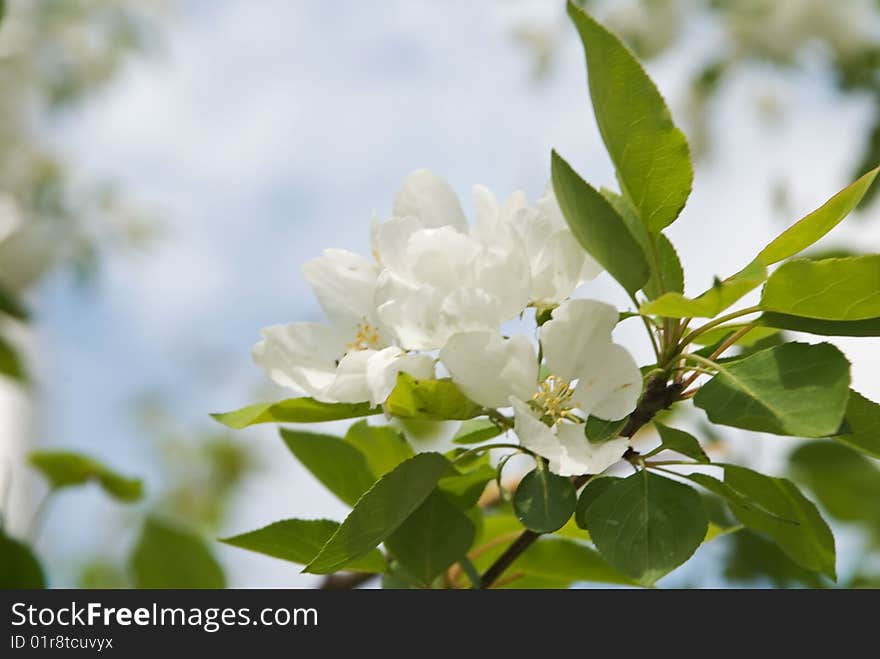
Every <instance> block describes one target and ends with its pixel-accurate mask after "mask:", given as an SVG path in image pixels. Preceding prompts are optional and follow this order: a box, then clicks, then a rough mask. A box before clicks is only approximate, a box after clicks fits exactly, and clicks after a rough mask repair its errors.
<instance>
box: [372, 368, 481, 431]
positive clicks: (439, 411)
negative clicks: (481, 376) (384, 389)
mask: <svg viewBox="0 0 880 659" xmlns="http://www.w3.org/2000/svg"><path fill="white" fill-rule="evenodd" d="M385 410H386V412H388V414H391V415H392V416H397V417H401V418H404V419H430V420H433V421H447V420H455V419H461V420H463V419H472V418H473V417H475V416H480V415H481V414H483V408H482V407H480V406H479V405H477V404H476V403H475V402H473V401H472V400H470V399H469V398H468V397H467V396H465V395H464V394H463V393H462V392H461V389H459V388H458V386H457V385H456V384H455V383H454V382H453V381H452V380H451V379H449V378H443V379H440V380H416V379H415V378H413V377H412V376H411V375H410V374H409V373H403V372H401V373H400V374H398V376H397V386H396V387H395V388H394V391H392V392H391V395H390V396H389V397H388V400H387V401H386V402H385Z"/></svg>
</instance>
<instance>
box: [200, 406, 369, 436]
mask: <svg viewBox="0 0 880 659" xmlns="http://www.w3.org/2000/svg"><path fill="white" fill-rule="evenodd" d="M381 413H382V409H381V408H379V407H370V404H369V403H322V402H320V401H317V400H314V399H313V398H288V399H287V400H282V401H279V402H277V403H258V404H256V405H249V406H248V407H243V408H241V409H240V410H236V411H234V412H222V413H216V414H212V415H211V416H212V417H213V418H214V419H216V420H217V421H219V422H220V423H222V424H223V425H225V426H229V427H230V428H235V429H236V430H239V429H241V428H247V427H248V426H253V425H256V424H258V423H318V422H320V421H339V420H340V419H354V418H358V417H363V416H371V415H373V414H381Z"/></svg>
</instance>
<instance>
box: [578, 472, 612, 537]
mask: <svg viewBox="0 0 880 659" xmlns="http://www.w3.org/2000/svg"><path fill="white" fill-rule="evenodd" d="M619 480H622V479H620V478H617V477H616V476H603V477H601V478H592V479H590V481H589V482H588V483H587V484H586V486H585V487H584V489H583V490H581V493H580V496H578V501H577V507H576V508H575V510H574V520H575V522H576V523H577V525H578V527H580V528H582V529H586V528H587V513H588V512H589V511H590V506H592V505H593V504H594V503H595V502H596V499H598V498H599V497H600V496H601V495H602V494H604V493H605V491H606V490H607V489H608V488H609V487H611V486H612V485H614V483H616V482H617V481H619Z"/></svg>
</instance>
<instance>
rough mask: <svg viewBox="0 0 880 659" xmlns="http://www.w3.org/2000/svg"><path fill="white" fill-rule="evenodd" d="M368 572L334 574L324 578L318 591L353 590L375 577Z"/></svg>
mask: <svg viewBox="0 0 880 659" xmlns="http://www.w3.org/2000/svg"><path fill="white" fill-rule="evenodd" d="M377 576H379V575H377V574H371V573H369V572H335V573H333V574H328V575H327V576H326V577H324V581H323V582H321V585H320V586H319V588H320V590H353V589H355V588H357V587H358V586H363V585H364V584H365V583H367V582H368V581H370V580H371V579H373V577H377Z"/></svg>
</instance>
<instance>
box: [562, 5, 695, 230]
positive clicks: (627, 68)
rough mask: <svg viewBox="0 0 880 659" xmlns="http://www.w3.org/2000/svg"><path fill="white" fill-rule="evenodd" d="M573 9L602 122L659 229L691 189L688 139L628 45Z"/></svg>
mask: <svg viewBox="0 0 880 659" xmlns="http://www.w3.org/2000/svg"><path fill="white" fill-rule="evenodd" d="M568 13H569V16H571V19H572V21H574V24H575V26H576V27H577V30H578V33H579V34H580V37H581V40H582V41H583V45H584V51H585V53H586V57H587V73H588V78H589V87H590V96H591V97H592V99H593V108H594V111H595V115H596V122H597V123H598V124H599V132H600V133H601V135H602V139H603V140H604V142H605V146H606V147H607V149H608V153H609V155H610V156H611V160H612V162H613V163H614V166H615V168H616V170H617V177H618V179H619V180H620V183H621V186H622V187H623V188H624V191H625V193H626V196H627V197H629V199H631V200H632V202H633V205H634V206H635V208H636V210H637V211H638V213H639V217H640V218H641V219H642V222H643V223H644V225H645V226H646V227H647V228H648V229H649V230H650V231H651V232H652V233H655V234H656V233H659V231H660V230H661V229H663V227H665V226H668V225H669V224H671V223H672V222H673V221H674V220H675V219H676V218H677V217H678V215H679V213H681V210H682V208H684V204H685V202H686V201H687V198H688V195H689V194H690V191H691V184H692V182H693V170H692V168H691V162H690V154H689V152H688V145H687V140H686V139H685V136H684V134H683V133H682V132H681V131H680V130H679V129H678V128H676V126H675V124H674V123H673V121H672V116H671V115H670V113H669V109H668V108H667V107H666V103H665V102H664V101H663V97H662V96H661V95H660V92H659V91H657V87H656V86H655V85H654V83H653V82H652V81H651V79H650V78H649V77H648V75H647V74H646V73H645V71H644V69H642V67H641V65H640V64H639V63H638V61H637V60H636V58H635V56H634V55H633V54H632V53H631V52H630V51H629V50H628V49H627V48H626V46H624V45H623V44H622V43H621V42H620V40H619V39H618V38H617V37H615V36H614V35H613V34H611V33H610V32H608V31H607V30H606V29H605V28H604V27H602V26H601V25H599V24H598V23H597V22H596V21H594V20H593V19H592V18H591V17H590V16H589V15H587V14H586V13H585V12H584V11H583V10H581V9H579V8H578V7H577V6H576V5H575V4H573V3H572V2H569V3H568Z"/></svg>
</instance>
